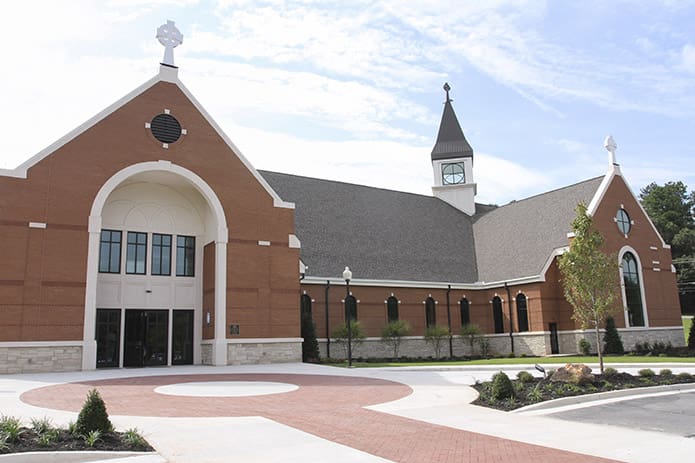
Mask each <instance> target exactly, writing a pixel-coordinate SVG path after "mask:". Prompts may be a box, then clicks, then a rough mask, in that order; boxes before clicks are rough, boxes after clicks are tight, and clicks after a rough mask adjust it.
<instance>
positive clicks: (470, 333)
mask: <svg viewBox="0 0 695 463" xmlns="http://www.w3.org/2000/svg"><path fill="white" fill-rule="evenodd" d="M482 334H483V331H482V330H481V329H480V327H479V326H478V325H476V324H475V323H466V324H465V325H463V326H462V327H461V337H462V338H466V339H467V340H468V345H469V346H470V347H471V356H472V355H473V354H475V341H476V340H477V339H478V338H479V337H480V336H481V335H482Z"/></svg>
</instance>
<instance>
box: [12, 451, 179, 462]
mask: <svg viewBox="0 0 695 463" xmlns="http://www.w3.org/2000/svg"><path fill="white" fill-rule="evenodd" d="M0 462H2V463H38V462H40V463H101V462H108V463H166V460H165V459H164V458H162V457H161V455H159V454H157V453H152V452H147V453H144V452H98V451H91V452H90V451H86V452H69V451H68V452H62V451H61V452H23V453H8V454H5V455H0Z"/></svg>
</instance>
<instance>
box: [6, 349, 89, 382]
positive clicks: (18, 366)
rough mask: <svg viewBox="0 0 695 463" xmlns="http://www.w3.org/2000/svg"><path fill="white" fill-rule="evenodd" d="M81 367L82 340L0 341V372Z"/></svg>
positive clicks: (73, 369)
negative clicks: (70, 341)
mask: <svg viewBox="0 0 695 463" xmlns="http://www.w3.org/2000/svg"><path fill="white" fill-rule="evenodd" d="M80 369H82V342H80V341H76V342H75V343H66V342H55V343H54V342H36V343H32V342H14V343H13V342H3V343H0V374H13V373H41V372H49V371H76V370H80Z"/></svg>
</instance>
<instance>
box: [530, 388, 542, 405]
mask: <svg viewBox="0 0 695 463" xmlns="http://www.w3.org/2000/svg"><path fill="white" fill-rule="evenodd" d="M526 397H527V398H528V399H529V400H531V401H533V402H540V401H541V400H543V393H542V392H541V391H539V390H538V389H536V388H533V390H531V392H529V393H528V395H527V396H526Z"/></svg>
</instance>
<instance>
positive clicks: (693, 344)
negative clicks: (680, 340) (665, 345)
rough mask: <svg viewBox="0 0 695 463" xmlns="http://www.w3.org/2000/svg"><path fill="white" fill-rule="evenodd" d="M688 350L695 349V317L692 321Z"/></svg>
mask: <svg viewBox="0 0 695 463" xmlns="http://www.w3.org/2000/svg"><path fill="white" fill-rule="evenodd" d="M688 349H695V316H693V318H692V320H690V332H689V333H688Z"/></svg>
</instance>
